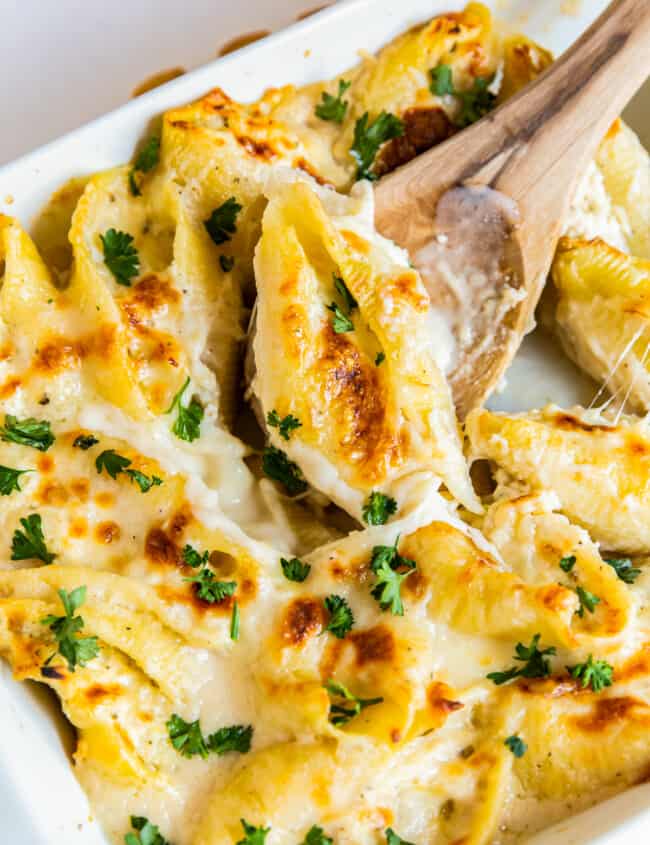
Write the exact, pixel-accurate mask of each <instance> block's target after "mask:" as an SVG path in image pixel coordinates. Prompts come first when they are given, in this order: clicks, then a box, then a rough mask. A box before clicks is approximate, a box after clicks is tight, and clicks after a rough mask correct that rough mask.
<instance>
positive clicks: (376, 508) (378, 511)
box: [363, 490, 397, 525]
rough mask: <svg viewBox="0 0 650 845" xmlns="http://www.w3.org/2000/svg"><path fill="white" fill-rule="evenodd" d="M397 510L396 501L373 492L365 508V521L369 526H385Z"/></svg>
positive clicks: (375, 491)
mask: <svg viewBox="0 0 650 845" xmlns="http://www.w3.org/2000/svg"><path fill="white" fill-rule="evenodd" d="M396 510H397V502H396V501H395V499H393V498H391V497H390V496H385V495H384V494H383V493H380V492H379V491H377V490H373V491H372V493H371V494H370V496H368V499H367V501H366V503H365V505H364V506H363V521H364V522H365V523H367V524H368V525H384V524H385V523H386V522H388V519H389V518H390V517H391V516H392V515H393V514H394V513H395V512H396Z"/></svg>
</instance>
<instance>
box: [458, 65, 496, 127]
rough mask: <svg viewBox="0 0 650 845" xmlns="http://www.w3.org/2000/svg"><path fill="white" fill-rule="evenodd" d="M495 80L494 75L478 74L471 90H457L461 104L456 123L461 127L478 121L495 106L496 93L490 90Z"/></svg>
mask: <svg viewBox="0 0 650 845" xmlns="http://www.w3.org/2000/svg"><path fill="white" fill-rule="evenodd" d="M493 81H494V76H478V77H477V78H476V79H475V80H474V84H473V85H472V87H471V88H470V89H469V91H456V96H457V97H458V98H459V100H460V106H461V108H460V113H459V115H458V117H457V118H456V124H457V125H458V126H460V127H461V129H463V128H465V127H466V126H470V125H471V124H472V123H476V122H477V121H478V120H480V119H481V118H482V117H485V115H486V114H487V113H488V112H489V111H492V109H493V108H494V107H495V105H496V101H497V98H496V95H495V94H493V93H492V92H491V91H490V90H489V88H490V85H492V83H493Z"/></svg>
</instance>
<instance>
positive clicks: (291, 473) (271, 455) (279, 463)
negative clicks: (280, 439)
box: [262, 446, 307, 496]
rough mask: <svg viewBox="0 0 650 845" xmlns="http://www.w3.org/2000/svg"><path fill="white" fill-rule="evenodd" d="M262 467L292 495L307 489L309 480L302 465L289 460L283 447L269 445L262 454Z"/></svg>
mask: <svg viewBox="0 0 650 845" xmlns="http://www.w3.org/2000/svg"><path fill="white" fill-rule="evenodd" d="M262 469H263V470H264V473H265V475H268V477H269V478H272V479H273V480H274V481H279V482H280V484H283V485H284V486H285V487H286V489H287V492H288V493H289V495H291V496H295V495H297V494H298V493H304V492H305V490H306V489H307V482H306V481H305V479H304V476H303V474H302V472H301V470H300V467H299V466H298V464H295V463H294V462H293V461H291V460H289V458H288V456H287V455H286V453H285V452H283V451H282V449H276V448H275V446H267V447H266V449H265V450H264V453H263V455H262Z"/></svg>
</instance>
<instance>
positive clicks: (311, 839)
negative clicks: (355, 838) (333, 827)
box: [301, 824, 334, 845]
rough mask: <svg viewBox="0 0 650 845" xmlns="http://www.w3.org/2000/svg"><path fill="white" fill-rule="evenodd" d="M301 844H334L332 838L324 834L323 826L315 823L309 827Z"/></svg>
mask: <svg viewBox="0 0 650 845" xmlns="http://www.w3.org/2000/svg"><path fill="white" fill-rule="evenodd" d="M301 845H334V840H333V839H331V838H330V837H329V836H325V831H324V830H323V828H322V827H318V825H316V824H315V825H312V827H310V828H309V830H308V831H307V835H306V836H305V838H304V839H303V840H302V843H301Z"/></svg>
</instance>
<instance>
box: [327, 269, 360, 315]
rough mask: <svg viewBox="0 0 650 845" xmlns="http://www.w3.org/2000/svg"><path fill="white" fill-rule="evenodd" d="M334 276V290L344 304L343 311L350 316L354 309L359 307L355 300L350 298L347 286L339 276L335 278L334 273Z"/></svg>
mask: <svg viewBox="0 0 650 845" xmlns="http://www.w3.org/2000/svg"><path fill="white" fill-rule="evenodd" d="M333 276H334V287H335V288H336V292H337V293H338V295H339V296H340V297H341V299H342V300H343V302H344V304H345V310H346V311H347V313H348V314H351V313H352V311H354V310H355V308H358V307H359V303H358V302H357V301H356V299H355V298H354V297H353V296H352V294H351V293H350V291H349V290H348V286H347V285H346V284H345V282H344V281H343V279H342V278H341V277H340V276H337V275H336V273H334V274H333Z"/></svg>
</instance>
